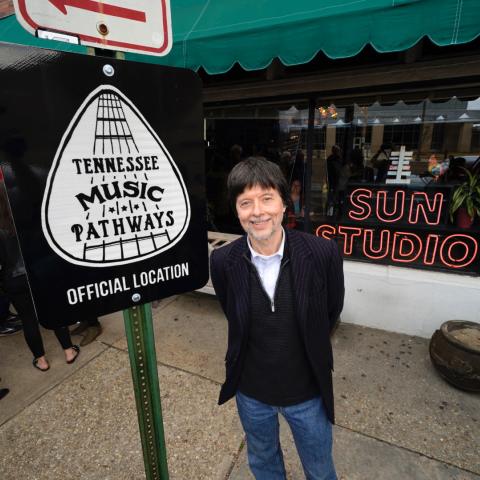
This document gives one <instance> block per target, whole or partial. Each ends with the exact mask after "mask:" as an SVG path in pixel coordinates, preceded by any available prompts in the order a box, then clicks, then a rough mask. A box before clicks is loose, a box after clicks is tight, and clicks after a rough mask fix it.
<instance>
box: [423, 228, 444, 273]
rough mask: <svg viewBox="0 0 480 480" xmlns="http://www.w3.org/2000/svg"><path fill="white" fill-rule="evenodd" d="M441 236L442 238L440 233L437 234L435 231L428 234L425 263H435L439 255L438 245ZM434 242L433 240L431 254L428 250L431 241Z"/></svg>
mask: <svg viewBox="0 0 480 480" xmlns="http://www.w3.org/2000/svg"><path fill="white" fill-rule="evenodd" d="M439 238H440V236H439V235H435V234H433V233H431V234H429V235H428V236H427V242H426V246H425V255H424V256H423V263H424V264H425V265H433V264H434V263H435V257H436V256H437V247H438V239H439ZM432 242H433V245H432V253H431V254H430V255H429V254H428V252H429V250H430V243H432Z"/></svg>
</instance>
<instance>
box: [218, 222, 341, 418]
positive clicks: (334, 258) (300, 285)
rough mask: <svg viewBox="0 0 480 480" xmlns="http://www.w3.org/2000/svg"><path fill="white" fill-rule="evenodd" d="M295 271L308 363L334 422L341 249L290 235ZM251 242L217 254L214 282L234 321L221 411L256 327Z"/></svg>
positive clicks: (293, 232)
mask: <svg viewBox="0 0 480 480" xmlns="http://www.w3.org/2000/svg"><path fill="white" fill-rule="evenodd" d="M285 232H286V242H287V245H288V249H289V253H290V261H291V268H292V282H293V294H294V302H295V308H296V315H297V319H298V321H299V325H300V332H301V335H302V337H303V341H304V344H305V349H306V352H307V356H308V359H309V361H310V363H311V366H312V369H313V372H314V375H315V378H316V381H317V384H318V387H319V389H320V393H321V395H322V399H323V402H324V405H325V408H326V411H327V414H328V417H329V419H330V421H331V422H332V423H333V422H334V406H333V388H332V369H333V355H332V346H331V343H330V332H331V330H332V327H333V326H334V324H335V321H336V320H337V318H338V316H339V315H340V312H341V311H342V307H343V298H344V293H345V289H344V283H343V266H342V258H341V256H340V253H339V251H338V247H337V244H336V243H335V242H334V241H333V240H325V239H323V238H320V237H315V236H314V235H310V234H307V233H303V232H299V231H296V230H287V229H286V230H285ZM245 256H247V257H248V258H249V257H250V251H249V248H248V245H247V237H246V235H244V236H243V237H241V238H239V239H237V240H235V241H234V242H232V243H230V244H228V245H226V246H224V247H222V248H219V249H216V250H214V251H213V252H212V255H211V265H210V267H211V278H212V283H213V286H214V288H215V292H216V294H217V297H218V299H219V300H220V304H221V306H222V308H223V311H224V312H225V315H226V317H227V320H228V349H227V355H226V358H225V367H226V379H225V383H224V384H223V386H222V389H221V391H220V398H219V401H218V403H219V404H220V405H221V404H222V403H224V402H226V401H227V400H229V399H230V398H232V397H233V396H234V395H235V393H236V391H237V387H238V383H239V381H240V376H241V373H242V367H243V361H244V358H245V353H246V347H247V342H248V330H249V322H250V314H249V311H250V282H249V267H248V261H247V260H246V258H245Z"/></svg>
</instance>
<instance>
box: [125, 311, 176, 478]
mask: <svg viewBox="0 0 480 480" xmlns="http://www.w3.org/2000/svg"><path fill="white" fill-rule="evenodd" d="M123 319H124V321H125V332H126V334H127V343H128V355H129V357H130V366H131V369H132V378H133V388H134V391H135V402H136V405H137V415H138V425H139V427H140V438H141V441H142V449H143V461H144V464H145V474H146V478H147V480H168V466H167V451H166V447H165V436H164V432H163V420H162V405H161V401H160V387H159V383H158V371H157V357H156V353H155V339H154V334H153V324H152V310H151V306H150V304H149V303H146V304H144V305H139V306H134V307H130V308H128V309H127V310H124V311H123Z"/></svg>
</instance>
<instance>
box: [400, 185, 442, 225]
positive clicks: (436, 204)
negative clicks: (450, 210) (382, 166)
mask: <svg viewBox="0 0 480 480" xmlns="http://www.w3.org/2000/svg"><path fill="white" fill-rule="evenodd" d="M418 197H421V198H419V199H418V202H417V201H416V198H418ZM423 202H425V204H424V203H423ZM442 202H443V193H440V192H439V193H436V194H435V195H434V196H433V200H432V204H430V200H429V198H428V195H427V194H426V193H425V192H413V194H412V198H411V199H410V214H409V215H408V222H409V223H413V224H415V223H418V214H419V212H420V211H421V212H422V216H423V219H424V220H425V222H426V223H427V224H428V225H438V224H439V223H440V214H441V213H442ZM425 205H426V206H427V210H428V213H429V214H431V215H428V214H427V212H426V210H425ZM432 215H436V217H434V218H435V219H434V220H433V221H430V219H429V217H431V216H432Z"/></svg>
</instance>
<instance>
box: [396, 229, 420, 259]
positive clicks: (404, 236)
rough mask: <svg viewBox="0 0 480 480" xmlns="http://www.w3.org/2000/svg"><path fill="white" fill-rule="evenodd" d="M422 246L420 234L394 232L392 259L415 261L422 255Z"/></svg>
mask: <svg viewBox="0 0 480 480" xmlns="http://www.w3.org/2000/svg"><path fill="white" fill-rule="evenodd" d="M422 247H423V243H422V240H421V238H420V237H419V236H418V235H415V234H414V233H411V232H395V233H394V234H393V252H392V260H393V261H394V262H403V263H411V262H414V261H415V260H416V259H417V258H418V257H419V256H420V253H421V251H422ZM406 249H408V250H406ZM415 251H416V252H417V253H415Z"/></svg>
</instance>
